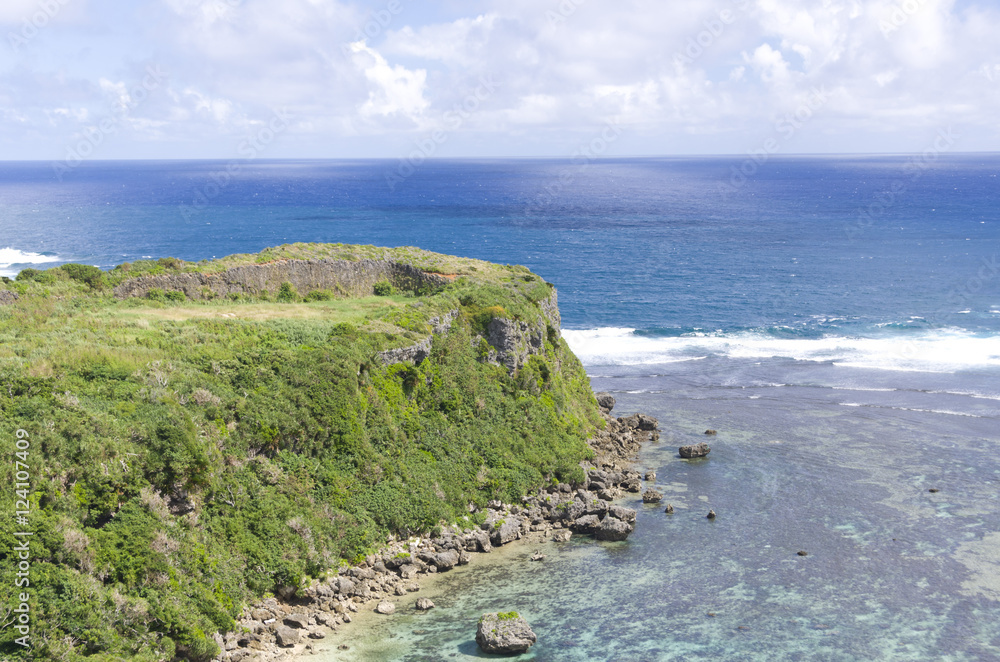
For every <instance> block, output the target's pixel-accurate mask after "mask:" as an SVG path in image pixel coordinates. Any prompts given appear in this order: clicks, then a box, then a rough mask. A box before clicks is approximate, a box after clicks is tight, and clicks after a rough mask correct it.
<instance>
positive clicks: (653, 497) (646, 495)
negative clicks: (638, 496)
mask: <svg viewBox="0 0 1000 662" xmlns="http://www.w3.org/2000/svg"><path fill="white" fill-rule="evenodd" d="M661 500H663V492H658V491H657V490H654V489H652V488H650V489H648V490H646V491H645V492H643V493H642V502H643V503H660V501H661Z"/></svg>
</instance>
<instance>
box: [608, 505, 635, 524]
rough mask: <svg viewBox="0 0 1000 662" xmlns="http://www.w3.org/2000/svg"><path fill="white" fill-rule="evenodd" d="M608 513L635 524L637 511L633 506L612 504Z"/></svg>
mask: <svg viewBox="0 0 1000 662" xmlns="http://www.w3.org/2000/svg"><path fill="white" fill-rule="evenodd" d="M608 515H610V516H611V517H614V518H617V519H620V520H622V521H623V522H626V523H628V524H635V511H634V510H632V509H631V508H626V507H624V506H611V508H609V509H608Z"/></svg>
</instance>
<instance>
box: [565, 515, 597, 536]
mask: <svg viewBox="0 0 1000 662" xmlns="http://www.w3.org/2000/svg"><path fill="white" fill-rule="evenodd" d="M600 525H601V520H600V518H598V517H597V515H584V516H583V517H580V518H577V519H576V520H574V521H573V523H572V524H570V528H571V529H572V530H573V531H575V532H577V533H593V532H594V531H596V530H597V527H599V526H600Z"/></svg>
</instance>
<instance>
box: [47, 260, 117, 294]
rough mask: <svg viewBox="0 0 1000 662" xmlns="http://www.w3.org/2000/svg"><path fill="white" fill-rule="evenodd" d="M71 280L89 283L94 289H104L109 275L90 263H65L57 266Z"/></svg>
mask: <svg viewBox="0 0 1000 662" xmlns="http://www.w3.org/2000/svg"><path fill="white" fill-rule="evenodd" d="M57 268H58V269H59V270H61V271H62V272H63V273H64V274H66V275H67V276H69V278H70V280H75V281H77V282H79V283H83V284H84V285H87V286H88V287H90V289H92V290H103V289H104V286H105V285H106V284H107V277H106V276H105V274H104V272H103V271H101V270H100V269H98V268H97V267H95V266H93V265H90V264H64V265H62V266H61V267H57Z"/></svg>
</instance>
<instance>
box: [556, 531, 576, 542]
mask: <svg viewBox="0 0 1000 662" xmlns="http://www.w3.org/2000/svg"><path fill="white" fill-rule="evenodd" d="M572 537H573V532H572V531H568V530H566V529H563V530H562V531H556V532H555V533H553V534H552V542H569V539H570V538H572Z"/></svg>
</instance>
